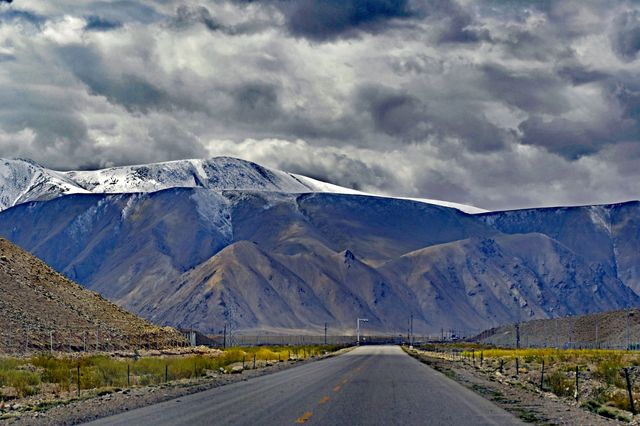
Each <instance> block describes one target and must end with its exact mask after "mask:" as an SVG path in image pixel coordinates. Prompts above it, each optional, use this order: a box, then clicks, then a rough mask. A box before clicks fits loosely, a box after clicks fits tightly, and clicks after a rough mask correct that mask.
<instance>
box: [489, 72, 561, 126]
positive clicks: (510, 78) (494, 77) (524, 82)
mask: <svg viewBox="0 0 640 426" xmlns="http://www.w3.org/2000/svg"><path fill="white" fill-rule="evenodd" d="M482 75H483V77H484V85H485V87H486V88H487V90H488V91H489V92H490V93H491V94H493V95H494V96H495V97H497V98H498V99H500V100H502V101H504V102H507V103H508V104H510V105H513V106H515V107H518V108H520V109H522V110H524V111H527V112H533V113H535V112H545V113H548V114H561V113H563V112H566V111H567V110H568V108H569V104H568V102H567V100H566V99H565V98H564V96H563V89H564V87H565V86H564V83H563V81H562V80H561V79H560V78H558V77H557V76H556V75H554V74H552V73H550V72H546V71H527V72H518V71H511V70H509V69H508V68H506V67H504V66H500V65H494V64H489V65H485V66H484V67H482Z"/></svg>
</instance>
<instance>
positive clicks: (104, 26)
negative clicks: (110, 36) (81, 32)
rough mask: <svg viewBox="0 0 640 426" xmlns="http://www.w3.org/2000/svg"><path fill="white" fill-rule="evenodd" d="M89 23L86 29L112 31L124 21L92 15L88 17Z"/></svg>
mask: <svg viewBox="0 0 640 426" xmlns="http://www.w3.org/2000/svg"><path fill="white" fill-rule="evenodd" d="M86 20H87V24H86V25H85V27H84V29H85V30H86V31H111V30H115V29H118V28H120V27H122V22H119V21H114V20H111V19H106V18H103V17H100V16H97V15H91V16H88V17H87V18H86Z"/></svg>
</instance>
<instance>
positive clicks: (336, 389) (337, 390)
mask: <svg viewBox="0 0 640 426" xmlns="http://www.w3.org/2000/svg"><path fill="white" fill-rule="evenodd" d="M341 387H342V386H340V385H337V386H336V387H334V388H333V391H334V392H336V393H338V392H340V388H341Z"/></svg>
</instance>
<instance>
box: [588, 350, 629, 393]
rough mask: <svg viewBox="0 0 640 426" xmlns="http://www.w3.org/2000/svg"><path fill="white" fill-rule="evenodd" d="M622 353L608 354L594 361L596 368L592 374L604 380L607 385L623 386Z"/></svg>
mask: <svg viewBox="0 0 640 426" xmlns="http://www.w3.org/2000/svg"><path fill="white" fill-rule="evenodd" d="M622 367H623V365H622V354H610V355H609V356H607V357H603V358H600V359H598V360H597V361H596V370H595V371H594V373H593V376H594V377H596V378H599V379H601V380H604V381H605V382H606V383H607V384H608V385H615V386H617V387H624V382H623V381H622V376H621V373H620V372H621V371H622Z"/></svg>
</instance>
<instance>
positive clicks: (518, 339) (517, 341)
mask: <svg viewBox="0 0 640 426" xmlns="http://www.w3.org/2000/svg"><path fill="white" fill-rule="evenodd" d="M516 349H520V323H517V324H516Z"/></svg>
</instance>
